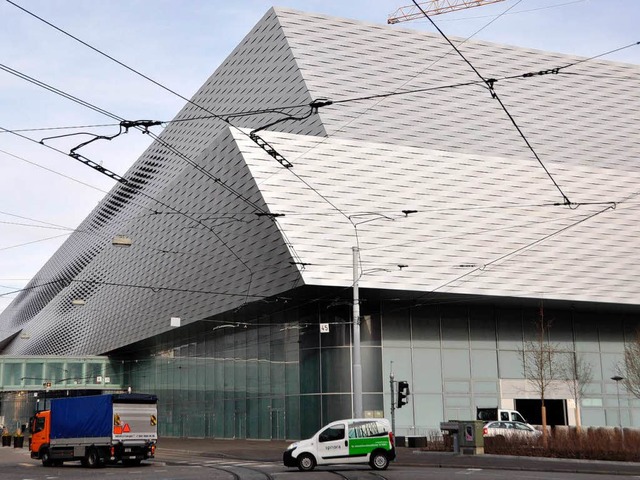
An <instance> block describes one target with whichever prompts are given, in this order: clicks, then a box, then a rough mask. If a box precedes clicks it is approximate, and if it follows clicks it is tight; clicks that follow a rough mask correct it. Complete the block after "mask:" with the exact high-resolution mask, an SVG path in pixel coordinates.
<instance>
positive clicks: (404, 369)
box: [0, 289, 640, 439]
mask: <svg viewBox="0 0 640 480" xmlns="http://www.w3.org/2000/svg"><path fill="white" fill-rule="evenodd" d="M342 294H343V291H341V290H337V289H336V290H331V289H327V290H322V291H313V292H312V294H309V293H308V292H307V293H305V296H304V298H301V299H299V301H296V299H295V298H291V299H288V301H287V303H286V304H285V305H281V304H278V303H277V302H275V303H274V304H273V305H271V304H264V305H260V306H259V310H258V309H256V310H251V309H250V308H247V309H245V311H242V310H241V311H239V312H233V313H231V314H229V315H226V316H221V317H215V318H211V319H208V320H207V321H201V322H197V323H195V324H191V325H187V326H185V327H181V328H175V329H173V330H171V331H169V332H167V333H166V334H163V335H160V336H157V337H154V338H150V339H147V340H145V341H143V342H140V343H137V344H135V345H132V346H130V347H128V348H126V349H121V350H119V351H114V352H109V356H108V366H105V367H104V368H103V370H102V371H101V372H102V375H101V376H102V378H104V376H106V375H107V374H108V375H109V376H110V377H111V378H112V381H113V382H114V384H117V385H119V386H121V387H122V388H123V389H126V388H128V387H131V388H132V390H133V391H136V392H145V393H155V394H157V395H158V399H159V402H158V408H159V422H158V428H159V433H160V435H161V436H176V437H218V438H255V439H299V438H304V437H307V436H309V435H311V434H312V433H314V432H315V431H316V430H318V429H319V428H320V427H321V426H322V425H324V424H326V423H328V422H330V421H333V420H335V419H339V418H349V417H351V416H352V415H353V410H352V400H353V399H352V395H351V392H352V374H351V371H352V368H351V367H352V348H351V345H352V341H351V340H352V322H351V310H352V309H351V305H350V301H349V298H348V297H342V296H341V295H342ZM389 296H390V295H389V294H388V292H376V291H366V290H364V291H363V290H361V313H362V317H361V329H360V330H361V350H362V371H363V392H364V394H363V405H364V412H365V416H370V417H378V416H385V417H390V414H391V405H392V396H391V374H392V373H393V378H394V380H395V381H407V382H408V383H409V386H410V391H411V395H410V396H409V403H408V404H407V405H405V406H403V407H402V408H400V409H396V410H395V421H396V433H397V434H398V435H428V434H429V433H431V432H432V431H434V430H438V428H439V424H440V422H442V421H444V420H452V419H471V418H474V417H475V410H476V407H496V406H500V407H503V408H515V409H518V410H519V411H521V413H523V414H524V416H525V418H527V420H528V421H529V422H530V423H540V408H539V406H540V394H539V392H538V391H537V390H536V388H535V387H534V386H533V385H532V383H531V382H530V381H529V380H528V379H527V378H525V374H524V354H523V345H525V343H526V342H528V341H529V340H532V339H538V338H539V332H538V330H537V329H536V321H537V320H538V319H539V318H540V316H541V312H544V318H545V319H547V320H548V329H547V331H546V333H545V342H548V344H549V345H553V347H554V348H555V349H557V350H558V352H559V355H558V358H561V359H562V358H564V359H565V360H568V361H570V360H571V359H578V358H579V359H580V360H581V361H582V362H583V363H585V364H588V365H589V366H590V368H591V371H592V375H591V378H589V380H588V382H586V383H585V385H584V394H583V395H582V398H580V399H578V401H576V399H575V398H574V395H573V394H572V391H571V389H570V388H569V386H568V380H570V379H569V378H557V379H556V380H555V381H554V382H552V384H551V385H550V388H549V389H548V390H547V395H546V399H547V409H548V418H549V423H550V424H552V425H574V424H576V422H577V421H580V422H581V424H582V425H584V426H587V425H589V426H619V425H623V426H628V427H640V400H638V399H636V398H635V397H633V396H632V395H631V394H629V393H628V392H627V391H626V389H625V388H624V386H623V385H622V384H617V383H616V382H615V381H614V380H612V377H614V376H616V374H618V373H619V365H620V363H621V362H622V360H623V353H624V346H625V342H629V341H632V339H633V337H634V334H635V331H636V330H637V328H638V327H639V326H640V310H639V309H637V308H635V309H634V308H622V307H620V306H606V305H567V304H563V303H554V302H548V301H547V302H545V304H544V306H543V310H541V304H540V303H539V302H537V301H530V302H526V301H521V300H519V301H514V300H507V299H499V300H498V299H492V300H487V299H473V298H441V299H439V301H438V302H437V303H435V302H423V303H422V304H418V303H416V302H415V301H410V300H408V299H403V298H400V296H399V295H398V294H397V292H394V294H393V298H388V297H389ZM265 305H266V306H267V307H270V308H269V309H267V308H265ZM72 363H73V362H72ZM11 368H13V369H16V368H17V367H15V366H13V367H11ZM30 368H35V367H30ZM63 370H64V368H63ZM67 370H68V368H67ZM93 373H94V372H93V371H92V374H91V375H88V378H97V377H98V375H93ZM16 375H17V374H16ZM14 376H15V375H14ZM16 378H17V377H16ZM60 378H65V379H66V380H64V382H66V383H68V382H69V381H71V382H73V381H74V380H73V378H77V377H60ZM68 378H72V379H71V380H68ZM66 383H65V386H67V385H66ZM29 390H30V389H29V387H28V386H25V389H24V391H25V392H28V391H29ZM54 390H60V392H58V393H59V394H64V392H62V389H55V388H54ZM66 392H67V393H66V394H74V392H73V391H71V393H68V391H66ZM17 395H19V392H5V393H3V394H2V400H1V403H0V416H2V415H5V417H6V418H12V421H13V422H18V423H19V422H20V419H17V418H14V417H15V416H16V415H18V414H17V413H15V412H17V406H18V405H19V408H20V409H22V410H20V412H23V413H24V415H26V413H28V410H29V409H33V408H35V406H34V405H31V404H32V403H34V400H33V399H32V398H31V399H29V398H30V397H29V396H28V395H27V396H25V397H20V402H22V403H20V402H18V400H17V399H18V396H17ZM12 399H13V400H12ZM12 402H14V403H13V404H15V406H14V407H12V406H11V405H12ZM25 402H26V403H25ZM576 406H578V407H579V410H577V409H576ZM12 408H13V410H12ZM23 413H20V415H23ZM576 414H578V415H576ZM18 416H19V415H18Z"/></svg>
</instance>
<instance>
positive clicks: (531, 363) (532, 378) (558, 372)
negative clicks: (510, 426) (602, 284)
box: [519, 303, 563, 441]
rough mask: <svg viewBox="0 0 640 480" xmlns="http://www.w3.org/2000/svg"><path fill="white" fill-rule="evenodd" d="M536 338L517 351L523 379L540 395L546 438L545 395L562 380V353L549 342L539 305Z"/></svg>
mask: <svg viewBox="0 0 640 480" xmlns="http://www.w3.org/2000/svg"><path fill="white" fill-rule="evenodd" d="M535 324H536V332H537V338H536V339H535V340H528V341H525V342H523V348H522V350H520V351H519V353H520V354H521V358H522V367H523V371H524V378H526V379H527V380H528V382H529V383H530V384H531V385H532V386H533V388H534V389H535V391H536V392H537V393H538V395H540V400H541V404H540V410H541V414H542V415H541V416H542V434H543V438H544V440H545V441H546V438H547V408H546V406H545V403H544V401H545V398H546V394H547V392H548V391H549V389H550V387H551V384H552V383H553V382H554V381H557V380H559V379H561V378H562V358H561V354H562V353H563V352H562V350H561V349H560V347H559V346H558V345H557V344H553V343H550V342H549V327H550V322H549V321H545V318H544V307H543V305H542V303H541V304H540V317H539V318H538V319H537V320H536V322H535Z"/></svg>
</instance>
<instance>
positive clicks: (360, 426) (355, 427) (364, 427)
mask: <svg viewBox="0 0 640 480" xmlns="http://www.w3.org/2000/svg"><path fill="white" fill-rule="evenodd" d="M387 433H388V432H387V429H386V428H385V426H384V425H383V424H382V423H380V422H376V421H375V420H374V421H365V422H353V423H352V424H351V426H350V427H349V438H367V437H380V436H382V435H386V434H387Z"/></svg>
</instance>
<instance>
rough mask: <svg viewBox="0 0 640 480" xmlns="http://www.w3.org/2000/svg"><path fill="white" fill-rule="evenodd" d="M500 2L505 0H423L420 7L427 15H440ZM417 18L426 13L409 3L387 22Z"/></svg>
mask: <svg viewBox="0 0 640 480" xmlns="http://www.w3.org/2000/svg"><path fill="white" fill-rule="evenodd" d="M498 2H504V0H431V1H429V2H422V3H421V4H420V7H421V8H422V10H424V11H425V13H426V14H427V15H440V14H441V13H447V12H455V11H456V10H464V9H465V8H472V7H480V6H482V5H489V4H490V3H498ZM416 18H424V13H422V12H421V11H420V8H418V7H416V6H415V5H408V6H406V7H400V8H399V9H398V10H396V11H395V12H394V13H392V14H391V15H389V18H388V19H387V23H389V24H393V23H400V22H408V21H410V20H415V19H416Z"/></svg>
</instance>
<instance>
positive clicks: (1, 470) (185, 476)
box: [0, 441, 640, 480]
mask: <svg viewBox="0 0 640 480" xmlns="http://www.w3.org/2000/svg"><path fill="white" fill-rule="evenodd" d="M231 442H233V441H231ZM165 443H166V442H165ZM242 445H243V444H240V443H237V444H234V445H233V447H234V448H237V450H236V451H235V455H233V449H231V450H232V451H231V453H229V452H226V453H225V452H219V451H218V452H211V451H207V452H198V451H194V450H193V449H192V450H179V449H170V448H165V449H164V451H162V452H159V454H158V456H157V458H156V459H154V460H152V461H148V462H143V464H142V465H141V466H140V467H123V466H108V467H104V468H99V469H95V470H89V469H86V468H83V467H81V466H80V463H79V462H69V463H67V464H64V465H63V466H62V467H49V468H46V467H43V466H42V464H41V463H40V462H39V461H36V460H32V459H31V458H30V456H29V451H28V450H27V449H26V448H25V449H14V448H2V449H0V478H1V479H2V480H57V479H65V480H66V479H82V480H86V479H89V478H100V479H102V478H104V479H109V478H113V479H114V480H116V479H117V480H120V479H123V478H127V479H135V480H192V479H203V478H206V479H211V480H218V479H219V480H267V479H271V480H275V479H281V480H297V479H300V478H302V479H304V480H330V479H343V480H364V479H366V480H376V479H380V480H416V479H423V478H424V479H429V480H445V479H446V480H450V479H452V478H453V479H455V478H459V479H461V480H462V479H463V478H471V479H474V480H502V479H504V480H513V479H514V477H517V479H518V480H538V479H540V480H542V479H544V480H596V479H597V480H604V479H609V478H613V477H614V476H615V477H616V478H640V469H638V470H637V471H636V469H632V470H630V472H629V473H626V474H624V473H622V474H615V473H611V471H609V472H602V473H594V472H587V473H576V472H570V471H553V467H554V466H555V465H556V464H555V463H554V462H550V463H549V465H550V471H549V470H547V471H544V470H521V469H517V468H516V469H515V470H513V469H510V468H504V466H500V465H499V466H498V468H491V467H490V466H489V465H487V466H486V467H477V466H476V467H474V466H464V465H459V466H456V465H454V464H452V465H450V466H441V465H438V466H434V465H426V464H411V463H410V462H402V459H401V458H399V460H398V461H396V462H394V463H392V464H391V466H390V467H389V469H388V470H385V471H381V472H378V471H373V470H371V469H369V468H368V467H367V466H345V467H344V468H340V467H330V468H329V467H319V468H317V469H316V470H314V471H313V472H305V473H301V472H298V470H297V469H291V468H286V467H284V466H283V465H282V463H281V462H280V461H276V460H274V459H271V460H268V459H255V460H252V459H248V458H238V457H242V456H247V455H249V454H250V452H251V451H253V452H255V453H256V455H254V456H255V457H265V456H266V457H269V456H273V455H275V453H276V451H277V449H278V448H277V447H274V446H273V445H269V444H268V442H267V443H262V444H260V443H258V444H257V446H258V447H260V446H261V445H262V446H263V448H256V444H250V447H251V448H248V447H246V446H245V447H242ZM403 453H405V454H410V451H405V452H403ZM232 456H235V457H236V458H231V457H232ZM451 458H453V457H451ZM485 461H486V459H485ZM631 466H632V467H633V466H635V464H632V465H631Z"/></svg>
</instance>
